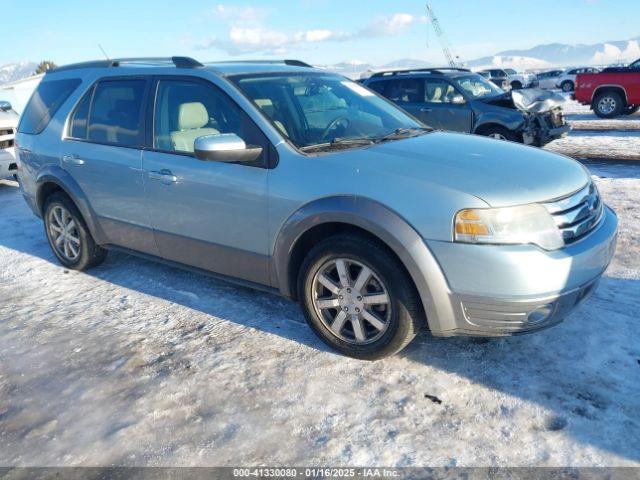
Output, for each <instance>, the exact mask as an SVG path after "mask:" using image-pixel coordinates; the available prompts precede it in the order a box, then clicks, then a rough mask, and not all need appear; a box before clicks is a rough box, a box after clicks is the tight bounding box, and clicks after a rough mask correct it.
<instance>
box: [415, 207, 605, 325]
mask: <svg viewBox="0 0 640 480" xmlns="http://www.w3.org/2000/svg"><path fill="white" fill-rule="evenodd" d="M617 225H618V220H617V217H616V215H615V213H614V212H613V211H612V210H611V209H609V208H608V207H607V208H606V214H605V218H604V220H603V221H602V222H601V224H600V225H599V226H598V227H597V228H596V230H594V231H593V232H591V233H590V234H589V235H588V236H587V237H585V238H583V239H581V240H580V241H578V242H576V243H575V244H572V245H569V246H567V247H565V248H563V249H561V250H556V251H551V252H550V251H545V250H542V249H540V248H538V247H536V246H533V245H503V246H499V245H496V246H490V245H471V244H461V243H452V242H439V241H429V242H427V245H428V246H429V248H430V250H431V252H432V253H433V255H434V256H435V258H436V260H437V262H438V264H439V266H440V269H441V272H440V273H441V274H442V276H443V277H444V281H445V282H446V284H447V286H448V292H449V293H448V297H447V298H439V299H435V301H436V302H437V303H439V304H440V305H437V308H436V309H435V310H436V311H438V312H439V313H441V315H439V316H438V318H428V321H429V327H430V329H431V331H432V333H433V334H434V335H438V336H454V335H475V336H504V335H515V334H519V333H527V332H532V331H536V330H540V329H542V328H546V327H549V326H552V325H555V324H557V323H558V322H560V321H561V320H562V319H563V318H564V317H566V316H567V315H568V314H569V313H570V312H571V311H572V310H573V309H574V308H576V307H577V306H578V305H579V304H580V303H581V302H582V301H583V300H584V299H585V298H587V297H588V296H589V294H591V293H592V292H593V291H594V290H595V288H596V286H597V283H598V281H599V279H600V277H601V276H602V274H603V273H604V271H605V269H606V268H607V266H608V265H609V262H610V261H611V258H612V257H613V254H614V252H615V246H616V238H617Z"/></svg>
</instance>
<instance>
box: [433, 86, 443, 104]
mask: <svg viewBox="0 0 640 480" xmlns="http://www.w3.org/2000/svg"><path fill="white" fill-rule="evenodd" d="M431 101H432V102H433V103H441V102H442V87H436V88H435V89H434V91H433V98H432V99H431Z"/></svg>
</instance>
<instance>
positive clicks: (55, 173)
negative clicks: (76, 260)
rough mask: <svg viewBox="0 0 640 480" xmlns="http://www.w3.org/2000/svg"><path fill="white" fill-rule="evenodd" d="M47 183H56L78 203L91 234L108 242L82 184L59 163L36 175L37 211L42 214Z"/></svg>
mask: <svg viewBox="0 0 640 480" xmlns="http://www.w3.org/2000/svg"><path fill="white" fill-rule="evenodd" d="M47 183H54V184H56V185H57V186H58V187H60V188H61V189H62V190H63V191H64V192H65V193H66V194H67V195H69V197H70V198H71V200H73V203H75V204H76V206H77V207H78V210H80V213H81V214H82V217H83V218H84V221H85V222H86V224H87V227H88V228H89V231H90V232H91V235H92V236H93V238H94V239H95V241H96V243H98V244H104V243H107V237H106V235H105V233H104V231H103V230H102V227H101V226H100V223H99V222H97V221H96V215H95V213H94V211H93V209H92V208H91V206H90V204H89V202H88V201H87V197H86V195H85V194H84V192H83V191H82V188H80V185H78V183H77V182H76V181H75V180H74V179H73V177H72V176H71V175H69V174H68V173H67V172H66V171H65V170H64V169H62V168H61V167H59V166H58V165H47V166H46V167H44V168H43V169H42V170H40V171H39V172H38V175H37V177H36V181H35V185H36V198H35V205H34V207H35V210H36V211H35V213H36V214H37V215H39V216H42V215H43V214H44V212H43V211H42V206H43V203H44V198H43V194H44V193H45V189H44V188H43V187H44V186H45V185H46V184H47Z"/></svg>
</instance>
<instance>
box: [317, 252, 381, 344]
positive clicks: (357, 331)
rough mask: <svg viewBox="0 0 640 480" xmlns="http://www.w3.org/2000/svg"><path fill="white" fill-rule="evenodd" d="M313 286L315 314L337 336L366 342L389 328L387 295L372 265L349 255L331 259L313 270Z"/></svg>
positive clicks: (358, 342) (353, 341)
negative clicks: (314, 271)
mask: <svg viewBox="0 0 640 480" xmlns="http://www.w3.org/2000/svg"><path fill="white" fill-rule="evenodd" d="M312 289H313V291H312V298H313V306H314V309H315V312H316V314H317V316H318V317H319V318H320V320H321V321H322V323H323V324H324V326H325V327H326V328H327V329H328V330H329V331H330V332H331V333H332V334H333V335H335V336H336V337H338V338H339V339H341V340H343V341H345V342H347V343H350V344H355V345H365V344H368V343H372V342H375V341H376V340H378V339H379V338H380V337H381V336H382V335H384V333H385V332H386V331H387V329H388V328H389V324H390V322H391V313H392V312H391V299H390V295H389V292H388V289H387V287H386V286H385V285H384V283H383V282H382V281H381V280H380V277H379V276H378V275H377V274H376V272H375V271H374V270H373V269H372V268H371V267H369V266H367V265H364V264H363V263H361V262H358V261H356V260H353V259H350V258H337V259H332V260H330V261H328V262H326V263H324V264H323V265H322V266H321V267H320V269H319V270H318V272H317V273H316V274H315V276H314V278H313V282H312Z"/></svg>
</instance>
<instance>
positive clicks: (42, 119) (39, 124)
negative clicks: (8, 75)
mask: <svg viewBox="0 0 640 480" xmlns="http://www.w3.org/2000/svg"><path fill="white" fill-rule="evenodd" d="M80 83H82V81H81V80H80V79H79V78H69V79H64V80H50V81H47V80H43V81H42V82H40V85H38V88H36V91H35V92H33V95H32V96H31V98H30V99H29V103H27V106H26V108H25V110H24V113H23V114H22V117H21V119H20V123H19V125H18V132H20V133H27V134H31V135H37V134H39V133H40V132H42V131H43V130H44V129H45V128H46V127H47V125H49V122H50V121H51V119H52V118H53V116H54V115H55V114H56V112H57V111H58V109H59V108H60V107H61V106H62V104H63V103H64V102H65V101H66V100H67V98H69V95H71V94H72V93H73V92H74V90H75V89H76V88H78V85H80Z"/></svg>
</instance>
